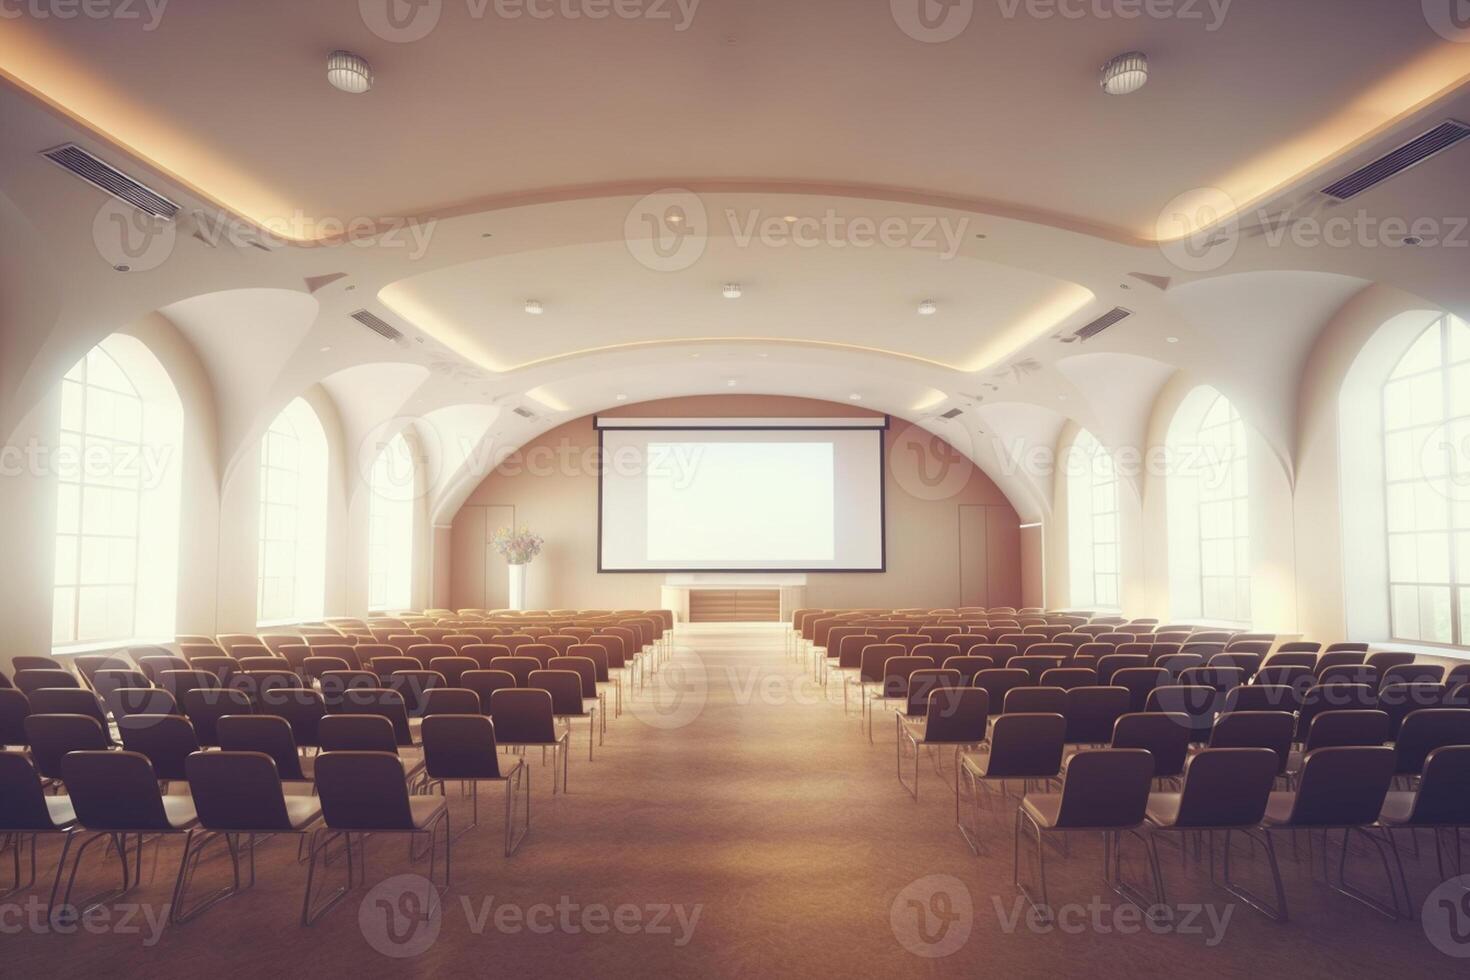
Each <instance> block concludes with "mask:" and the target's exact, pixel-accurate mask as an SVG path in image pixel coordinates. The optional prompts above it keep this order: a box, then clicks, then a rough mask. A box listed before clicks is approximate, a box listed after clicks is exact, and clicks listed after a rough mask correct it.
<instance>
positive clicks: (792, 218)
mask: <svg viewBox="0 0 1470 980" xmlns="http://www.w3.org/2000/svg"><path fill="white" fill-rule="evenodd" d="M781 220H782V221H785V222H786V223H787V224H788V225H794V224H796V220H797V219H796V215H794V214H788V215H787V216H786V217H784V218H782V219H781Z"/></svg>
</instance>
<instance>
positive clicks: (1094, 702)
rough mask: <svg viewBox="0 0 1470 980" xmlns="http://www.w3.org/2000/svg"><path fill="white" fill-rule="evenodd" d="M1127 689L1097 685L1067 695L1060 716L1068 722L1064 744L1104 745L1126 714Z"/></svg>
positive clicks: (1069, 691) (1071, 690)
mask: <svg viewBox="0 0 1470 980" xmlns="http://www.w3.org/2000/svg"><path fill="white" fill-rule="evenodd" d="M1128 707H1129V696H1128V689H1127V688H1123V687H1101V686H1097V685H1092V686H1087V687H1076V688H1072V689H1070V690H1068V691H1067V700H1066V707H1065V708H1064V709H1063V711H1062V715H1063V716H1064V717H1065V718H1066V719H1067V741H1068V742H1070V743H1076V744H1093V745H1106V744H1108V742H1109V741H1110V740H1111V739H1112V737H1113V726H1114V724H1116V723H1117V720H1118V719H1119V718H1120V717H1122V716H1123V715H1125V714H1127V713H1128Z"/></svg>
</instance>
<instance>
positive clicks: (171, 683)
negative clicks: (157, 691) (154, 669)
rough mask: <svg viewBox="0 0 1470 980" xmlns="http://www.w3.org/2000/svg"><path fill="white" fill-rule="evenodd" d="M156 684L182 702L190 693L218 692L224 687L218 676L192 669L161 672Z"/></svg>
mask: <svg viewBox="0 0 1470 980" xmlns="http://www.w3.org/2000/svg"><path fill="white" fill-rule="evenodd" d="M156 683H157V684H158V686H159V687H161V688H163V689H164V690H165V691H167V692H168V693H170V694H172V695H173V696H174V698H175V699H176V700H181V699H182V698H183V697H184V694H185V693H186V692H188V691H194V690H200V689H203V690H216V689H218V688H221V687H223V686H224V684H223V683H222V682H221V681H220V678H219V675H218V674H214V673H211V672H210V671H207V670H197V669H194V668H192V667H191V668H190V669H188V670H161V671H159V672H158V679H157V681H156Z"/></svg>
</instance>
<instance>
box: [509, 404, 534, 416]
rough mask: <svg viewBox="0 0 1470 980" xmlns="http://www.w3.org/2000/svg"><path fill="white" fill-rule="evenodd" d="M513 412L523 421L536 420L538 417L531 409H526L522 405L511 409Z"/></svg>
mask: <svg viewBox="0 0 1470 980" xmlns="http://www.w3.org/2000/svg"><path fill="white" fill-rule="evenodd" d="M511 411H512V412H515V413H516V414H517V415H519V416H520V417H521V418H523V419H534V418H535V417H536V413H535V412H533V411H531V410H530V409H529V408H524V407H522V406H520V405H517V406H516V407H515V408H513V409H511Z"/></svg>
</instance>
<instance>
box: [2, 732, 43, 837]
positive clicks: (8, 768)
mask: <svg viewBox="0 0 1470 980" xmlns="http://www.w3.org/2000/svg"><path fill="white" fill-rule="evenodd" d="M55 829H56V823H55V821H54V820H53V819H52V816H51V809H50V808H49V807H48V806H47V805H46V797H45V795H44V794H43V793H42V792H41V780H40V779H39V778H38V774H37V773H36V767H35V766H34V765H32V764H31V760H30V759H28V758H26V755H25V753H24V752H0V833H6V834H9V833H15V832H25V831H28V830H35V831H41V830H55Z"/></svg>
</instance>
